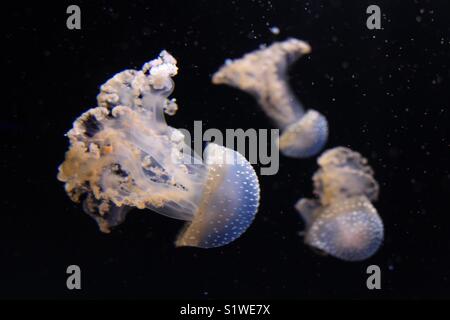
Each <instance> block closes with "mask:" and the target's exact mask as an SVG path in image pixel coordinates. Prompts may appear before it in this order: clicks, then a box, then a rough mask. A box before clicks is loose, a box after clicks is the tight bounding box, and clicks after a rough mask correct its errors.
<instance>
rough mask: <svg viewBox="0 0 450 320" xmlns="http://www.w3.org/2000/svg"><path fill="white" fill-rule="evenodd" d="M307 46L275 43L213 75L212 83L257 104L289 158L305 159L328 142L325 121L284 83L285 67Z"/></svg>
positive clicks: (306, 50)
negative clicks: (248, 96)
mask: <svg viewBox="0 0 450 320" xmlns="http://www.w3.org/2000/svg"><path fill="white" fill-rule="evenodd" d="M310 51H311V47H310V46H309V45H308V44H307V43H306V42H303V41H300V40H297V39H288V40H286V41H283V42H275V43H273V44H272V45H271V46H269V47H264V48H261V49H259V50H256V51H254V52H250V53H248V54H246V55H244V56H243V57H242V58H240V59H236V60H227V61H226V63H225V65H223V66H222V67H221V68H220V69H219V70H218V71H217V72H216V73H215V74H214V75H213V78H212V81H213V83H214V84H226V85H229V86H232V87H235V88H238V89H240V90H243V91H245V92H247V93H249V94H251V95H252V96H254V97H255V99H256V100H257V101H258V104H259V105H260V106H261V108H262V109H263V111H264V112H265V113H266V115H267V116H268V117H269V118H270V119H272V120H273V122H274V123H275V125H276V126H277V127H278V128H280V129H281V131H282V134H281V136H280V139H279V147H280V150H281V152H282V153H283V154H284V155H286V156H289V157H294V158H307V157H311V156H314V155H316V154H317V153H319V152H320V150H322V148H323V147H324V145H325V143H326V141H327V139H328V123H327V120H326V118H325V117H324V116H323V115H322V114H321V113H319V112H318V111H315V110H306V112H305V109H304V108H303V106H302V104H301V103H300V102H299V101H298V99H297V98H296V96H295V95H294V94H293V93H292V90H291V88H290V86H289V84H288V81H287V71H288V68H289V66H290V65H291V64H292V63H294V62H295V61H296V60H297V59H298V58H300V57H301V56H302V55H304V54H308V53H309V52H310Z"/></svg>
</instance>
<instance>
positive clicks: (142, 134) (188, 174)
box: [58, 51, 259, 248]
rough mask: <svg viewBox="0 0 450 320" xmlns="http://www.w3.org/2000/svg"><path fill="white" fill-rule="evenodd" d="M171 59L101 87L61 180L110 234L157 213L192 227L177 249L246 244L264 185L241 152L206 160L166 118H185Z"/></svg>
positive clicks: (72, 134) (218, 150)
mask: <svg viewBox="0 0 450 320" xmlns="http://www.w3.org/2000/svg"><path fill="white" fill-rule="evenodd" d="M177 72H178V69H177V66H176V60H175V59H174V58H173V57H172V56H171V55H170V54H169V53H167V52H166V51H162V52H161V54H160V56H159V57H158V58H157V59H154V60H152V61H150V62H148V63H146V64H145V65H144V66H143V67H142V70H139V71H137V70H125V71H123V72H120V73H118V74H116V75H115V76H114V77H113V78H111V79H110V80H108V81H107V82H106V83H105V84H103V85H102V86H101V91H100V94H99V95H98V96H97V102H98V106H97V107H96V108H93V109H90V110H88V111H87V112H85V113H84V114H82V115H81V116H80V117H79V118H78V119H77V120H76V121H75V122H74V125H73V128H72V129H71V130H70V131H69V132H68V133H67V136H68V138H69V140H70V148H69V150H68V151H67V153H66V158H65V161H64V162H63V163H62V164H61V165H60V167H59V173H58V179H59V180H60V181H62V182H64V183H65V190H66V192H67V194H68V195H69V196H70V198H71V199H72V200H73V201H75V202H79V201H83V208H84V211H85V212H86V213H88V214H89V215H90V216H91V217H93V218H94V219H95V220H96V221H97V223H98V225H99V228H100V230H101V231H102V232H110V230H111V229H112V228H114V227H115V226H118V225H119V224H121V223H122V222H123V221H124V220H125V218H126V215H127V213H128V212H129V211H130V210H131V209H132V208H138V209H144V208H149V209H151V210H153V211H155V212H157V213H160V214H162V215H165V216H168V217H171V218H175V219H181V220H184V221H186V224H185V226H184V228H183V229H182V231H181V232H180V234H179V236H178V238H177V240H176V242H175V244H176V246H194V247H201V248H213V247H219V246H223V245H226V244H228V243H230V242H231V241H233V240H235V239H237V238H238V237H240V236H241V235H242V234H243V233H244V232H245V230H246V229H247V228H248V227H249V226H250V224H251V223H252V221H253V219H254V216H255V214H256V212H257V210H258V205H259V182H258V178H257V176H256V174H255V171H254V170H253V168H252V166H251V165H250V163H249V162H248V161H247V160H246V159H245V158H244V157H243V156H242V155H240V154H239V153H238V152H235V151H234V150H231V149H227V148H225V147H222V146H219V145H217V144H213V143H211V144H209V145H208V146H207V147H206V148H205V151H204V158H203V159H201V158H200V157H199V156H198V155H196V154H195V153H192V152H191V150H190V148H189V147H188V146H187V145H186V144H185V141H184V139H185V137H184V135H183V133H182V132H181V131H180V130H177V129H175V128H172V127H170V126H168V125H167V124H166V121H165V116H164V114H169V115H173V114H175V112H176V111H177V108H178V106H177V104H176V101H175V99H170V100H169V99H168V98H167V97H168V96H169V95H170V94H171V93H172V91H173V88H174V82H173V80H172V77H173V76H174V75H176V74H177Z"/></svg>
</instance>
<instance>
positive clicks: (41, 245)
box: [0, 0, 450, 299]
mask: <svg viewBox="0 0 450 320" xmlns="http://www.w3.org/2000/svg"><path fill="white" fill-rule="evenodd" d="M68 4H71V3H59V4H52V5H50V4H45V5H44V4H43V3H39V4H38V3H35V4H34V5H31V4H20V5H19V4H17V5H16V6H15V5H13V4H8V5H5V8H4V10H5V15H6V29H5V32H4V34H3V44H4V45H3V46H2V47H3V49H2V50H3V51H5V52H6V58H4V59H3V64H4V67H3V70H5V69H6V74H4V75H3V77H4V80H6V81H5V82H4V83H5V84H6V86H5V84H4V85H3V92H2V98H3V99H2V100H3V103H2V111H1V112H2V117H1V125H0V130H1V133H2V134H1V137H2V140H3V141H2V144H1V150H2V152H1V154H2V158H1V162H0V163H1V168H2V172H3V175H4V177H5V179H3V188H2V198H1V199H2V205H1V208H2V218H1V220H0V221H1V222H0V227H1V232H0V243H1V244H0V261H1V263H0V283H1V284H0V297H2V298H8V297H9V298H10V297H30V298H35V297H41V298H42V297H43V298H59V297H62V298H70V297H141V298H224V297H227V298H296V299H297V298H298V299H300V298H322V297H325V298H329V297H331V298H343V297H351V298H375V297H388V298H426V297H447V298H448V297H450V257H449V256H450V250H449V249H450V210H449V209H450V203H449V202H450V172H449V163H450V156H449V153H450V139H449V124H450V116H449V114H450V111H449V107H450V105H449V104H450V85H449V84H450V23H449V20H448V12H450V6H449V4H448V2H446V1H414V2H413V1H409V2H407V3H406V2H405V1H377V2H376V4H378V5H379V6H380V7H381V11H382V14H383V18H382V27H383V29H382V30H368V29H367V28H366V25H365V23H366V19H367V16H368V15H367V14H366V13H365V11H366V8H367V6H368V5H370V4H373V3H372V1H358V2H356V1H351V2H350V1H343V0H341V1H339V0H334V1H291V0H283V1H275V0H272V1H229V2H225V1H223V2H220V3H219V1H206V0H204V1H189V3H188V1H186V2H184V1H127V2H126V3H125V2H122V3H119V2H117V3H116V2H111V1H77V4H78V5H79V6H80V7H81V12H82V29H81V30H78V31H74V30H68V29H67V28H66V18H67V14H66V13H65V12H66V8H67V6H68ZM4 21H5V19H4ZM273 26H276V27H278V28H279V29H280V33H279V34H278V35H275V34H273V33H272V32H271V31H270V28H271V27H273ZM288 37H296V38H299V39H303V40H306V41H308V42H309V43H310V44H311V46H312V48H313V51H312V53H311V54H310V55H309V56H308V57H305V58H303V59H301V60H300V61H299V62H298V63H297V64H295V66H294V67H293V68H292V69H291V72H290V76H291V77H290V83H291V85H292V87H293V90H294V91H295V93H296V94H297V95H298V97H299V98H300V99H301V100H302V102H303V103H304V104H305V106H307V107H308V108H315V109H317V110H320V111H321V112H322V113H323V114H325V115H326V117H327V118H328V120H329V123H330V139H329V141H328V144H327V147H328V148H330V147H334V146H338V145H343V146H348V147H350V148H352V149H354V150H357V151H359V152H361V153H362V154H363V155H365V156H366V157H367V158H368V160H369V162H370V164H371V165H372V167H373V168H374V170H375V173H376V178H377V179H378V181H379V183H380V187H381V194H380V199H379V201H378V202H376V203H375V206H376V208H377V209H378V211H379V213H380V215H381V216H382V218H383V221H384V223H385V233H386V235H385V242H384V244H383V246H382V247H381V249H380V250H379V251H378V253H377V254H376V255H375V256H373V257H372V258H370V259H369V260H366V261H363V262H356V263H350V262H342V261H339V260H336V259H334V258H331V257H326V256H321V255H319V254H317V253H316V252H314V251H313V250H311V249H310V248H308V247H307V246H305V245H304V244H303V241H302V238H301V236H300V235H299V231H301V230H303V227H304V225H303V222H302V221H301V219H300V217H299V216H298V214H297V213H296V211H295V210H294V208H293V204H294V203H295V202H296V200H297V199H298V198H300V197H302V196H310V195H311V192H312V185H311V176H312V174H313V172H314V171H315V170H316V167H317V166H316V163H315V159H308V160H295V159H288V158H285V157H281V158H280V170H279V173H278V174H277V175H275V176H261V177H260V183H261V196H262V199H261V206H260V210H259V212H258V214H257V217H256V220H255V222H254V223H253V225H252V226H251V227H250V229H249V230H248V231H247V232H246V233H245V234H244V235H243V236H242V237H241V238H240V239H238V240H237V241H235V242H233V243H232V244H230V245H228V246H225V247H222V248H219V249H212V250H201V249H195V248H183V249H175V248H174V246H173V240H174V239H175V236H176V234H177V233H178V231H179V229H180V228H181V226H182V223H180V222H177V221H173V220H171V219H168V218H165V217H163V216H160V215H158V214H154V213H151V212H150V211H138V210H135V211H133V212H131V213H130V215H129V217H128V219H127V221H126V222H125V223H124V224H123V225H122V226H120V227H119V228H118V229H117V230H115V232H113V233H112V234H110V235H104V234H101V233H100V232H99V231H98V230H97V226H96V225H95V222H94V221H93V220H91V219H90V218H89V217H88V216H87V215H85V214H84V213H83V212H82V209H81V207H80V206H79V205H76V204H74V203H72V202H71V201H70V200H69V198H68V197H67V196H66V194H65V192H64V189H63V184H62V183H60V182H59V181H57V179H56V173H57V167H58V165H59V164H60V163H61V162H62V161H63V159H64V153H65V151H66V149H67V147H68V141H67V139H66V138H65V137H64V134H65V132H67V130H68V129H70V128H71V126H72V121H73V120H74V119H75V118H76V117H77V116H78V115H80V114H81V113H82V112H83V111H85V110H87V109H88V108H91V107H93V106H95V104H96V100H95V97H96V95H97V93H98V87H99V85H100V84H102V83H104V82H105V81H106V80H107V79H108V78H109V77H111V76H112V75H113V74H114V73H116V72H118V71H121V70H123V69H125V68H138V67H140V66H141V65H142V64H143V63H144V62H146V61H148V60H149V59H152V58H154V57H155V56H156V55H157V54H158V53H159V52H160V50H162V49H166V50H168V51H169V52H171V53H172V54H173V55H174V56H175V57H176V58H177V59H178V62H179V68H180V71H179V75H178V76H177V77H176V78H175V82H176V88H175V91H174V94H173V96H174V97H176V98H177V100H178V102H179V106H180V109H179V111H178V113H177V114H176V115H175V116H174V117H170V118H169V119H168V122H169V124H170V125H171V126H173V127H177V128H186V129H192V128H193V122H194V120H202V121H203V124H204V126H205V127H208V128H218V129H221V130H224V129H226V128H244V129H247V128H270V127H271V123H270V121H269V120H268V119H267V118H266V117H265V116H264V114H263V113H262V112H260V109H259V108H258V107H257V105H256V103H255V102H254V100H253V99H252V98H251V97H250V96H248V95H246V94H245V93H243V92H240V91H238V90H234V89H231V88H229V87H225V86H213V85H212V84H211V83H210V80H211V75H212V74H213V73H214V72H215V71H216V70H217V68H218V67H219V66H220V65H221V64H222V63H223V61H224V60H225V59H226V58H233V57H239V56H241V55H242V54H244V53H246V52H248V51H251V50H254V49H256V48H257V47H258V46H259V45H260V44H264V43H265V44H269V43H271V42H273V41H276V40H284V39H286V38H288ZM5 97H6V101H5ZM256 167H257V169H258V166H256ZM258 171H259V170H258ZM71 264H76V265H79V266H80V267H81V269H82V279H83V280H82V281H83V282H82V283H83V284H82V286H83V289H82V290H81V291H79V292H73V291H68V290H67V289H66V285H65V282H66V276H67V275H66V268H67V266H68V265H71ZM371 264H376V265H379V266H380V268H381V270H382V289H381V290H375V291H369V290H367V288H366V278H367V274H366V268H367V267H368V266H369V265H371Z"/></svg>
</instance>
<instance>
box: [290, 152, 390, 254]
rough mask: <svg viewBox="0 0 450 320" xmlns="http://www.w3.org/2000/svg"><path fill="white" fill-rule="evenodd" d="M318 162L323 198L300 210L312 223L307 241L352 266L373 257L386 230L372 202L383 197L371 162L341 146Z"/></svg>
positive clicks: (302, 202) (301, 204)
mask: <svg viewBox="0 0 450 320" xmlns="http://www.w3.org/2000/svg"><path fill="white" fill-rule="evenodd" d="M317 162H318V164H319V166H320V169H319V170H318V171H317V172H316V173H315V174H314V177H313V181H314V193H315V195H316V196H317V199H300V200H299V201H298V202H297V204H296V205H295V207H296V209H297V211H299V213H300V214H301V216H302V218H303V220H304V221H305V224H306V232H305V242H306V243H307V244H308V245H310V246H312V247H314V248H316V249H319V250H321V251H323V252H325V253H327V254H330V255H332V256H334V257H336V258H339V259H342V260H346V261H360V260H364V259H367V258H369V257H371V256H372V255H373V254H374V253H375V252H376V251H377V250H378V248H379V247H380V245H381V243H382V242H383V237H384V227H383V222H382V220H381V218H380V216H379V215H378V213H377V210H376V209H375V208H374V207H373V205H372V203H371V201H375V200H376V199H377V198H378V183H377V182H376V180H375V179H374V178H373V171H372V169H371V168H370V167H369V166H368V165H367V160H366V159H365V158H363V157H362V156H361V155H360V154H359V153H357V152H355V151H352V150H350V149H348V148H344V147H337V148H334V149H330V150H327V151H326V152H324V153H323V154H322V155H321V156H320V158H319V159H318V161H317Z"/></svg>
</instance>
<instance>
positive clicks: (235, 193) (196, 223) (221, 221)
mask: <svg viewBox="0 0 450 320" xmlns="http://www.w3.org/2000/svg"><path fill="white" fill-rule="evenodd" d="M205 153H206V162H207V163H208V162H210V163H211V164H209V166H208V176H207V180H206V184H205V187H204V188H205V190H204V191H203V193H202V197H201V200H200V204H199V206H198V208H197V210H196V212H195V214H194V217H193V219H192V221H191V222H190V223H188V224H187V226H186V228H185V229H184V230H183V232H181V234H180V235H179V237H178V239H177V241H176V245H177V246H195V247H202V248H211V247H219V246H223V245H226V244H228V243H229V242H231V241H233V240H234V239H236V238H238V237H239V236H240V235H241V234H242V233H244V232H245V230H246V229H247V228H248V227H249V226H250V224H251V223H252V221H253V219H254V217H255V213H256V211H257V209H258V204H259V183H258V178H257V176H256V173H255V171H254V170H253V168H252V166H251V165H250V163H249V162H248V161H246V160H245V158H244V157H243V156H242V155H240V154H239V153H238V152H236V151H233V150H231V149H227V148H224V147H221V146H218V145H216V144H214V143H211V144H209V145H208V146H207V148H206V151H205ZM229 156H231V157H236V158H237V159H236V160H237V161H235V162H232V163H231V164H230V163H227V162H224V161H222V159H226V158H227V157H228V158H230V157H229ZM218 160H219V161H218Z"/></svg>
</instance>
